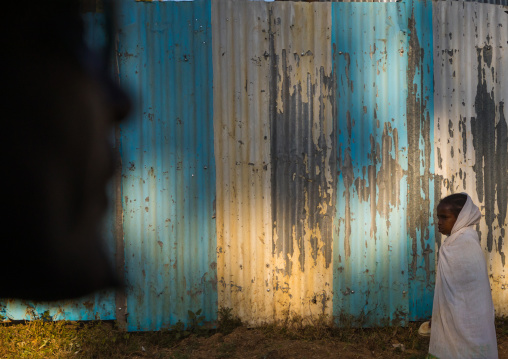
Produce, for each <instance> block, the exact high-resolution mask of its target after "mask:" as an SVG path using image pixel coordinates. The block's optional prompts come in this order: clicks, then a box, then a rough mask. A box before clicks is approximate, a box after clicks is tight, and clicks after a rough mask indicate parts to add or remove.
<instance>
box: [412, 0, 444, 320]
mask: <svg viewBox="0 0 508 359" xmlns="http://www.w3.org/2000/svg"><path fill="white" fill-rule="evenodd" d="M406 4H407V6H406V18H407V21H408V36H409V39H408V40H409V53H408V68H407V82H408V96H407V101H406V104H407V125H408V128H407V129H408V209H407V210H408V216H407V225H408V263H409V320H423V319H428V318H430V316H431V315H432V301H433V297H434V278H435V258H436V256H435V249H434V247H435V226H434V206H435V203H437V201H439V198H437V201H436V200H435V198H434V196H435V195H434V192H435V191H434V173H435V172H434V95H433V93H434V67H433V53H432V52H433V29H432V1H427V0H423V1H422V0H409V1H407V3H406Z"/></svg>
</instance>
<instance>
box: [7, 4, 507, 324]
mask: <svg viewBox="0 0 508 359" xmlns="http://www.w3.org/2000/svg"><path fill="white" fill-rule="evenodd" d="M119 10H120V18H119V35H118V55H117V62H118V66H117V68H116V72H118V74H119V81H120V82H121V83H122V84H123V85H125V86H126V87H127V88H128V89H129V91H130V92H131V96H132V98H133V99H134V102H135V104H136V108H135V110H134V112H133V114H132V115H131V119H130V121H129V122H128V123H127V124H125V125H122V126H121V128H120V131H119V136H118V145H119V148H118V150H119V151H120V153H121V158H122V172H121V180H120V181H119V186H120V187H119V188H117V189H116V190H119V189H121V198H117V199H118V201H117V202H118V203H119V207H118V209H119V213H120V215H115V212H114V211H113V210H112V214H111V216H110V219H109V220H108V226H109V227H110V228H111V230H109V231H108V232H107V233H109V234H108V235H107V239H108V245H109V246H110V247H111V253H112V257H113V256H115V255H116V258H117V260H119V261H120V263H122V262H124V270H125V278H126V283H127V291H126V297H125V298H124V299H123V298H121V300H119V297H117V298H116V303H115V295H114V293H103V294H100V295H99V294H98V295H96V296H92V297H90V298H87V299H83V300H79V301H72V302H67V303H59V304H41V303H37V304H36V303H26V302H17V301H4V302H3V304H1V305H0V311H1V312H2V313H3V315H6V316H8V317H10V318H12V319H22V318H28V317H30V316H32V317H33V316H34V315H35V316H37V315H38V313H39V314H40V313H42V312H44V311H45V310H49V314H50V315H55V319H74V320H75V319H82V320H87V319H94V318H97V317H100V318H102V319H117V320H119V321H120V322H121V323H123V324H124V325H125V326H126V328H127V329H128V330H157V329H160V328H163V327H168V326H170V325H172V324H175V323H176V322H177V321H178V320H181V321H183V322H188V321H189V317H188V310H190V311H193V312H196V311H198V310H199V309H201V310H202V311H203V314H204V315H205V319H206V322H209V323H213V322H214V321H215V320H216V318H217V310H218V308H219V307H220V306H224V307H231V308H233V313H234V314H236V315H238V316H240V318H241V319H242V320H243V321H245V322H247V323H249V324H251V325H257V324H261V323H266V322H274V321H284V320H288V319H290V318H294V317H301V318H302V320H304V321H307V322H310V323H312V322H314V321H315V320H317V319H318V318H320V317H321V318H324V317H323V315H324V316H325V317H326V318H329V319H330V320H331V319H332V318H333V319H334V321H335V323H336V324H340V323H341V321H343V320H348V321H351V320H352V321H354V322H356V323H357V324H359V325H367V326H371V325H387V324H404V323H405V322H406V321H408V320H418V319H425V318H427V317H428V316H430V314H431V310H432V295H433V286H434V268H435V261H436V251H437V249H438V246H439V245H440V241H441V238H440V235H439V234H437V233H436V232H435V229H434V211H435V206H436V204H437V201H438V200H439V198H440V197H441V196H444V195H445V194H447V193H451V192H458V191H461V190H466V191H468V192H469V193H470V194H471V195H472V197H473V199H474V200H476V202H477V203H479V204H480V205H481V209H482V212H483V214H484V219H483V221H482V224H481V225H480V226H479V228H478V229H479V231H480V232H481V235H482V245H483V246H484V248H485V254H486V256H487V258H488V264H489V272H490V273H491V280H492V288H493V296H494V302H495V306H496V310H497V313H498V314H501V315H506V314H508V298H507V297H508V296H507V295H506V290H505V288H506V287H507V286H508V283H507V282H506V277H505V276H506V269H507V265H506V262H505V253H506V242H505V241H504V239H505V235H506V231H507V221H506V211H507V205H508V188H507V182H506V178H507V175H508V172H507V171H508V170H507V168H508V158H507V157H508V139H507V132H508V131H507V119H506V118H507V117H506V110H505V107H504V104H505V101H506V98H505V97H506V94H507V93H508V91H507V89H506V84H505V83H504V82H503V81H502V80H501V79H503V78H504V77H503V75H506V73H505V72H506V63H507V61H506V58H507V54H506V45H505V44H506V43H507V33H506V28H507V27H508V15H506V14H505V13H504V11H500V10H502V7H500V6H495V5H486V4H477V3H470V2H451V1H443V2H434V3H433V2H430V1H419V0H415V1H404V2H396V3H355V2H351V3H340V2H328V3H324V2H318V3H305V2H274V3H266V2H250V1H213V2H211V1H194V2H134V1H129V2H127V1H125V2H122V6H121V7H120V9H119ZM86 19H87V23H88V24H93V25H92V26H91V27H90V31H89V37H90V38H92V40H91V41H100V31H99V30H100V27H101V14H98V13H89V14H86ZM93 39H95V40H93ZM503 71H504V72H503ZM434 83H435V89H434ZM113 192H115V191H113ZM115 226H116V227H115ZM118 226H120V227H118ZM114 228H120V230H117V231H116V232H115V231H114ZM115 233H116V237H118V238H117V241H116V242H115ZM436 243H437V246H436V245H435V244H436ZM115 244H117V245H118V246H117V247H115ZM115 248H117V249H115ZM115 251H116V252H115ZM2 313H0V314H2Z"/></svg>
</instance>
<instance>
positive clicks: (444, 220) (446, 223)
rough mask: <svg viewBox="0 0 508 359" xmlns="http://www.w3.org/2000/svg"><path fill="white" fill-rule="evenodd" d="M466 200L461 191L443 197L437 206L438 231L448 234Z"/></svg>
mask: <svg viewBox="0 0 508 359" xmlns="http://www.w3.org/2000/svg"><path fill="white" fill-rule="evenodd" d="M466 201H467V195H465V194H463V193H456V194H452V195H450V196H448V197H445V198H443V199H442V200H441V201H440V202H439V204H438V206H437V218H438V230H439V233H442V234H444V235H450V233H451V232H452V229H453V226H454V224H455V222H456V221H457V217H458V216H459V213H460V211H461V210H462V208H463V207H464V204H465V203H466Z"/></svg>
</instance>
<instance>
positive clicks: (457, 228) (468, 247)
mask: <svg viewBox="0 0 508 359" xmlns="http://www.w3.org/2000/svg"><path fill="white" fill-rule="evenodd" d="M464 194H466V193H464ZM466 195H467V194H466ZM480 218H481V213H480V210H479V209H478V207H477V206H476V205H475V204H474V203H473V201H472V200H471V197H469V196H467V201H466V204H465V205H464V207H463V208H462V211H461V212H460V214H459V216H458V217H457V221H456V222H455V225H454V226H453V228H452V231H451V234H450V236H449V237H447V238H446V239H445V241H444V243H443V245H442V246H441V249H440V250H439V262H438V269H437V274H436V289H435V292H434V305H433V310H432V327H431V335H430V347H429V353H430V354H432V355H434V356H436V357H437V358H439V359H455V358H456V359H467V358H471V359H472V358H488V359H495V358H497V357H498V354H497V343H496V330H495V326H494V305H493V304H492V294H491V291H490V283H489V278H488V274H487V266H486V263H485V258H484V256H483V251H482V249H481V247H480V241H479V239H478V233H477V232H476V230H475V229H474V227H473V226H474V225H475V224H477V223H478V222H479V221H480Z"/></svg>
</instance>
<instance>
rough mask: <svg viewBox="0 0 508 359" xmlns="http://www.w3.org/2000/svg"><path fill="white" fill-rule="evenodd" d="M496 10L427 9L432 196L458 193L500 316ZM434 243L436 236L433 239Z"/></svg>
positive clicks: (500, 47) (500, 111) (507, 156)
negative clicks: (476, 219)
mask: <svg viewBox="0 0 508 359" xmlns="http://www.w3.org/2000/svg"><path fill="white" fill-rule="evenodd" d="M504 10H505V8H503V7H501V6H492V5H485V4H477V3H470V2H454V1H443V2H438V3H435V4H434V10H433V13H434V20H433V22H434V67H435V75H434V79H435V92H434V101H435V125H434V131H435V146H436V151H435V157H436V159H435V161H436V182H435V191H436V194H437V195H436V197H437V198H439V197H444V196H445V195H448V194H450V193H457V192H462V191H466V192H467V193H468V194H469V195H470V196H471V198H472V199H473V201H474V202H475V203H476V204H478V205H479V207H480V209H481V211H482V215H483V217H482V221H481V223H480V225H479V226H478V227H477V230H478V231H479V233H480V234H481V236H480V237H481V245H482V247H483V249H484V252H485V256H486V258H487V266H488V270H489V274H490V280H491V287H492V295H493V300H494V307H495V310H496V314H497V315H508V279H507V275H508V263H507V258H506V256H507V255H508V245H507V243H506V234H507V232H508V218H507V216H506V215H507V206H508V181H507V178H508V130H507V128H508V126H507V122H508V110H507V109H506V104H507V95H508V85H507V82H506V78H507V76H508V72H507V71H508V67H507V64H508V47H507V43H508V31H507V29H508V15H507V14H505V12H504ZM436 240H437V243H438V245H440V244H441V241H442V239H441V236H440V235H439V234H437V237H436Z"/></svg>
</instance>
